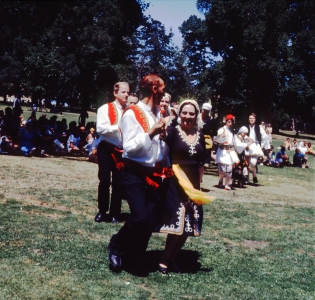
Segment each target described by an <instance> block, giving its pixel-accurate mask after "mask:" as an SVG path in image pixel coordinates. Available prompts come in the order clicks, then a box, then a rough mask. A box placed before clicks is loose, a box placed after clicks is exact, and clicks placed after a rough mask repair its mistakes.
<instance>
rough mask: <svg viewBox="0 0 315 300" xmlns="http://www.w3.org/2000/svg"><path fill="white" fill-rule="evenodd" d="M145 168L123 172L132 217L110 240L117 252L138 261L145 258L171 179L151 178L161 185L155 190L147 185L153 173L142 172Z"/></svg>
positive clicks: (126, 196) (126, 168)
mask: <svg viewBox="0 0 315 300" xmlns="http://www.w3.org/2000/svg"><path fill="white" fill-rule="evenodd" d="M143 169H144V168H143V167H141V166H140V167H139V168H128V167H125V168H124V169H123V171H122V181H123V185H124V189H125V198H126V200H127V201H128V204H129V208H130V216H129V218H128V219H127V221H126V222H125V224H124V225H123V226H122V227H121V229H120V230H119V231H118V233H117V234H115V235H113V236H112V238H111V240H110V245H111V247H112V248H113V249H115V250H116V251H119V252H122V253H123V256H125V257H128V256H129V257H130V255H131V256H132V258H133V259H134V260H135V261H137V260H139V259H142V258H143V255H144V253H145V251H146V248H147V245H148V242H149V239H150V237H151V234H152V231H153V228H154V225H155V222H156V216H157V213H158V211H159V209H160V208H161V207H162V206H163V201H164V199H165V196H166V191H167V186H168V179H165V180H164V181H163V182H162V180H161V178H159V177H151V178H152V179H153V180H154V181H155V182H157V183H158V184H159V187H158V188H157V189H154V188H153V187H152V186H150V185H149V184H148V183H147V182H146V175H148V174H149V173H150V171H149V172H148V173H147V174H146V173H145V172H141V171H143ZM148 169H150V168H147V170H148ZM152 173H153V172H152V170H151V174H152Z"/></svg>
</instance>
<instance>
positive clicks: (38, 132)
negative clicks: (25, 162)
mask: <svg viewBox="0 0 315 300" xmlns="http://www.w3.org/2000/svg"><path fill="white" fill-rule="evenodd" d="M5 111H6V113H5V114H4V112H3V110H1V111H0V153H1V154H13V155H24V156H28V157H30V156H33V155H35V156H40V157H48V156H49V155H67V154H75V155H85V156H88V155H90V154H92V144H93V142H94V141H95V140H96V133H95V129H94V128H95V126H96V124H95V123H94V122H89V123H87V125H86V126H83V125H82V124H78V125H77V123H76V122H75V121H72V122H70V123H69V125H68V124H67V120H66V119H65V118H63V119H62V120H57V119H58V117H57V116H56V115H53V116H52V117H51V118H50V119H48V118H47V115H46V114H43V115H41V116H40V117H39V118H38V119H36V117H35V116H34V115H32V116H31V117H30V118H29V119H28V120H24V119H23V117H22V116H20V117H19V124H16V123H15V122H14V116H13V114H12V113H11V108H10V107H7V108H6V109H5Z"/></svg>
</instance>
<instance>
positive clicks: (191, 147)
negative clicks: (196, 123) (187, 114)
mask: <svg viewBox="0 0 315 300" xmlns="http://www.w3.org/2000/svg"><path fill="white" fill-rule="evenodd" d="M176 128H177V130H178V132H179V135H180V137H181V139H182V141H183V142H184V143H185V144H186V145H188V146H189V150H188V152H189V154H190V156H192V155H194V154H195V153H197V151H196V148H195V147H196V145H197V144H198V142H199V138H200V136H199V132H198V131H197V132H196V138H195V141H194V142H192V143H191V142H189V141H187V139H186V138H185V135H186V136H187V134H186V132H184V131H183V130H182V129H181V128H180V126H179V125H177V126H176Z"/></svg>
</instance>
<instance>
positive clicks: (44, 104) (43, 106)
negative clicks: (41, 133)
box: [41, 98, 47, 111]
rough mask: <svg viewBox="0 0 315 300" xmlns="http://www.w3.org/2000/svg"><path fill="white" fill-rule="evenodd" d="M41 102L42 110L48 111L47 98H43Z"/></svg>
mask: <svg viewBox="0 0 315 300" xmlns="http://www.w3.org/2000/svg"><path fill="white" fill-rule="evenodd" d="M41 102H42V108H43V109H45V111H47V109H46V100H45V98H43V99H42V101H41Z"/></svg>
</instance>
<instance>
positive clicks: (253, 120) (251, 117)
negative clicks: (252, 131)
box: [248, 116, 256, 126]
mask: <svg viewBox="0 0 315 300" xmlns="http://www.w3.org/2000/svg"><path fill="white" fill-rule="evenodd" d="M248 121H249V124H250V125H251V126H253V125H254V124H255V123H256V118H255V117H254V116H249V119H248Z"/></svg>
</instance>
